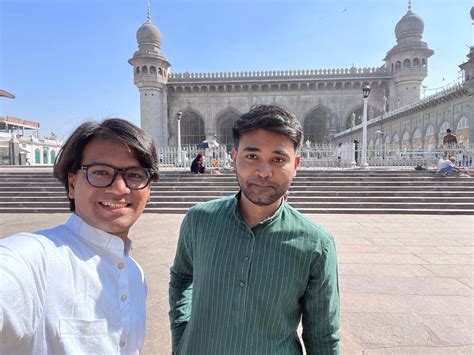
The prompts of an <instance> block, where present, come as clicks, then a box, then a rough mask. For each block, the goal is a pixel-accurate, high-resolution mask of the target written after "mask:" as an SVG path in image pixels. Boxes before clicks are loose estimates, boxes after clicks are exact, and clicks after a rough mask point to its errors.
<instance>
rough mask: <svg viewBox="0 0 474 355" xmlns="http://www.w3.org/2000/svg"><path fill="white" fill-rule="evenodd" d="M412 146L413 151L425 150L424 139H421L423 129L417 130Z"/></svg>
mask: <svg viewBox="0 0 474 355" xmlns="http://www.w3.org/2000/svg"><path fill="white" fill-rule="evenodd" d="M412 146H413V149H420V150H421V149H422V148H423V139H422V137H421V129H420V128H418V127H417V128H416V129H415V131H414V132H413V136H412Z"/></svg>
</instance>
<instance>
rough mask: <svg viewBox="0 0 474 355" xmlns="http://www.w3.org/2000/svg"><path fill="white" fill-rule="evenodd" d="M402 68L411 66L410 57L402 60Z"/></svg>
mask: <svg viewBox="0 0 474 355" xmlns="http://www.w3.org/2000/svg"><path fill="white" fill-rule="evenodd" d="M403 68H411V60H410V59H408V58H407V59H405V60H404V61H403Z"/></svg>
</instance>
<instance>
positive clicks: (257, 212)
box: [239, 193, 283, 228]
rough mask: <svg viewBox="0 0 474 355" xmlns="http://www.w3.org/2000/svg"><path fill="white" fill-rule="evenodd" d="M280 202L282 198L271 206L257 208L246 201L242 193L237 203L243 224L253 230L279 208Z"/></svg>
mask: <svg viewBox="0 0 474 355" xmlns="http://www.w3.org/2000/svg"><path fill="white" fill-rule="evenodd" d="M282 200H283V198H280V199H278V200H277V201H275V202H274V203H272V204H271V205H268V206H259V205H256V204H254V203H253V202H251V201H250V200H249V199H247V197H245V195H244V194H243V193H242V194H241V196H240V201H239V209H240V214H241V215H242V217H243V218H244V220H245V222H247V224H248V226H249V227H250V228H253V227H255V226H256V225H257V224H259V223H260V222H262V221H264V220H265V219H267V218H268V217H270V216H272V215H273V214H274V213H275V212H276V210H277V209H278V207H280V205H281V203H282Z"/></svg>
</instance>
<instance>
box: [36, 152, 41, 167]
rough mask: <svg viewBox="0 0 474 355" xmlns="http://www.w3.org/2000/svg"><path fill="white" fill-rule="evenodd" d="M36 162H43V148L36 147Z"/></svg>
mask: <svg viewBox="0 0 474 355" xmlns="http://www.w3.org/2000/svg"><path fill="white" fill-rule="evenodd" d="M35 164H41V150H40V149H39V148H38V149H35Z"/></svg>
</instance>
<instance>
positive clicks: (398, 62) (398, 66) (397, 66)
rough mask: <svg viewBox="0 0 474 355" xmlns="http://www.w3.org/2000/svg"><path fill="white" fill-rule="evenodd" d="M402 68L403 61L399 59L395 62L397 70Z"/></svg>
mask: <svg viewBox="0 0 474 355" xmlns="http://www.w3.org/2000/svg"><path fill="white" fill-rule="evenodd" d="M401 68H402V63H401V62H400V61H399V60H398V61H397V62H396V63H395V70H400V69H401Z"/></svg>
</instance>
